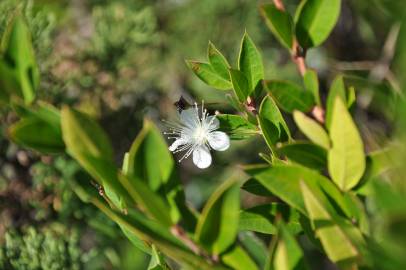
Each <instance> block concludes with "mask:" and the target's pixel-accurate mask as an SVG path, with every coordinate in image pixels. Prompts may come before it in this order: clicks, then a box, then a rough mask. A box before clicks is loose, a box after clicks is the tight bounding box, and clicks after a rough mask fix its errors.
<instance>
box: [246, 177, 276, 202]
mask: <svg viewBox="0 0 406 270" xmlns="http://www.w3.org/2000/svg"><path fill="white" fill-rule="evenodd" d="M241 188H242V189H243V190H245V191H247V192H249V193H252V194H255V195H258V196H264V197H272V196H273V194H272V193H271V192H269V190H268V189H266V188H265V187H264V185H262V184H261V183H260V182H259V181H258V180H256V179H254V178H250V179H248V180H247V181H246V182H245V183H244V184H243V185H242V187H241Z"/></svg>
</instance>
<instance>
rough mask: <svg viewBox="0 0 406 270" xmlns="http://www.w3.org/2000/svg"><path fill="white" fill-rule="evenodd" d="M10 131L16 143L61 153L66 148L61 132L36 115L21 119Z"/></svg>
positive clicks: (39, 150)
mask: <svg viewBox="0 0 406 270" xmlns="http://www.w3.org/2000/svg"><path fill="white" fill-rule="evenodd" d="M8 133H9V136H10V138H11V139H12V140H13V141H14V142H15V143H16V144H19V145H21V146H24V147H28V148H31V149H33V150H36V151H38V152H41V153H45V154H49V153H60V152H64V150H65V144H64V142H63V140H62V136H61V133H60V132H58V130H57V129H55V128H54V127H53V126H52V125H50V124H49V123H47V122H45V121H43V120H42V119H39V118H36V117H26V118H23V119H21V120H20V121H18V122H17V123H15V124H14V125H12V126H11V127H10V128H9V130H8Z"/></svg>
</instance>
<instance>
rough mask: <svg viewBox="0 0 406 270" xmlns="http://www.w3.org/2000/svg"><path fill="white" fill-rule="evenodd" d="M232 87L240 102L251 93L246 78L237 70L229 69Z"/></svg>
mask: <svg viewBox="0 0 406 270" xmlns="http://www.w3.org/2000/svg"><path fill="white" fill-rule="evenodd" d="M229 72H230V78H231V83H232V84H233V89H234V92H235V94H236V96H237V97H238V99H239V101H240V102H245V101H246V99H247V97H248V96H249V95H250V94H251V92H252V90H253V89H252V88H251V87H250V85H249V82H248V78H247V77H246V76H245V75H244V73H242V72H241V71H239V70H236V69H229Z"/></svg>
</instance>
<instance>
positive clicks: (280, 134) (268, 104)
mask: <svg viewBox="0 0 406 270" xmlns="http://www.w3.org/2000/svg"><path fill="white" fill-rule="evenodd" d="M258 122H259V125H260V127H261V131H262V135H263V136H264V139H265V141H266V143H267V145H268V146H269V148H270V149H271V151H272V152H274V148H275V147H274V145H275V144H276V143H277V142H281V141H282V142H283V141H287V140H289V139H290V131H289V128H288V126H287V125H286V122H285V120H284V119H283V116H282V114H281V112H280V111H279V109H278V106H276V104H275V102H274V101H273V99H272V98H271V97H269V96H266V97H265V98H264V99H263V100H262V103H261V105H260V108H259V116H258Z"/></svg>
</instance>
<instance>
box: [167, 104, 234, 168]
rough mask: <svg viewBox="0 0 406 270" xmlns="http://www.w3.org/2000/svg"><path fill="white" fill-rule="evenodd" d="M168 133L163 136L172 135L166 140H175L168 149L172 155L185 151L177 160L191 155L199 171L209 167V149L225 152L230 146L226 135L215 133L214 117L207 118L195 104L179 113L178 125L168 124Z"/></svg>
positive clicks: (202, 110) (216, 121)
mask: <svg viewBox="0 0 406 270" xmlns="http://www.w3.org/2000/svg"><path fill="white" fill-rule="evenodd" d="M167 125H168V126H169V130H170V132H165V133H164V134H169V135H172V136H170V137H168V139H175V141H174V142H173V143H172V145H171V146H170V147H169V151H171V152H173V153H177V152H182V151H186V153H185V154H184V155H183V156H182V158H181V159H180V160H179V162H181V161H182V160H183V159H185V158H187V157H189V156H190V154H192V153H193V163H194V164H195V165H196V166H197V167H198V168H200V169H205V168H207V167H209V166H210V164H211V161H212V158H211V155H210V149H214V150H217V151H225V150H227V149H228V147H229V146H230V139H229V137H228V135H227V134H226V133H224V132H221V131H216V130H217V129H218V128H219V126H220V123H219V120H218V119H217V118H216V116H214V115H212V116H209V115H208V113H207V110H206V109H204V108H203V105H202V108H201V113H199V108H198V106H197V104H196V103H195V105H194V107H193V108H190V109H187V110H183V111H182V112H181V113H180V123H168V122H167Z"/></svg>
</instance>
